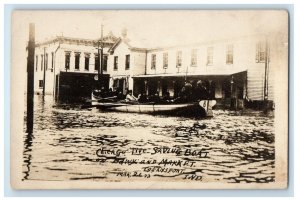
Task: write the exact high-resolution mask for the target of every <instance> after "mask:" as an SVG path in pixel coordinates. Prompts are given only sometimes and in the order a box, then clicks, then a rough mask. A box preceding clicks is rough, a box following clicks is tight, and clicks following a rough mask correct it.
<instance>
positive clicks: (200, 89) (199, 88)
mask: <svg viewBox="0 0 300 201" xmlns="http://www.w3.org/2000/svg"><path fill="white" fill-rule="evenodd" d="M193 97H194V100H195V101H200V100H204V99H207V89H206V87H205V86H204V84H203V82H202V80H198V82H197V85H196V89H195V91H194V92H193Z"/></svg>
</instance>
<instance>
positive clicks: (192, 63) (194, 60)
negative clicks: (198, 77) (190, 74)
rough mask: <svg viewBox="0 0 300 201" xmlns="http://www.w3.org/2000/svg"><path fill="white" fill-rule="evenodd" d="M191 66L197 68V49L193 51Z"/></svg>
mask: <svg viewBox="0 0 300 201" xmlns="http://www.w3.org/2000/svg"><path fill="white" fill-rule="evenodd" d="M191 66H197V49H192V51H191Z"/></svg>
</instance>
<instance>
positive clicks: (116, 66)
mask: <svg viewBox="0 0 300 201" xmlns="http://www.w3.org/2000/svg"><path fill="white" fill-rule="evenodd" d="M118 60H119V57H118V56H114V70H115V71H117V70H118V68H119V61H118Z"/></svg>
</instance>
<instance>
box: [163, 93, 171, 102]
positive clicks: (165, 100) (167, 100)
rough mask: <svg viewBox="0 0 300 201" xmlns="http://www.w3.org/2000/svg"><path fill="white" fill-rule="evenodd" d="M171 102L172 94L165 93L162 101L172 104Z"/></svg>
mask: <svg viewBox="0 0 300 201" xmlns="http://www.w3.org/2000/svg"><path fill="white" fill-rule="evenodd" d="M170 100H171V97H170V92H168V91H167V92H166V93H164V95H163V97H162V101H163V102H170Z"/></svg>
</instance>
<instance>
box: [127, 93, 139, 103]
mask: <svg viewBox="0 0 300 201" xmlns="http://www.w3.org/2000/svg"><path fill="white" fill-rule="evenodd" d="M125 100H126V101H128V102H130V101H137V98H136V97H135V96H134V95H133V94H132V90H129V91H128V92H127V95H126V98H125Z"/></svg>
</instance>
